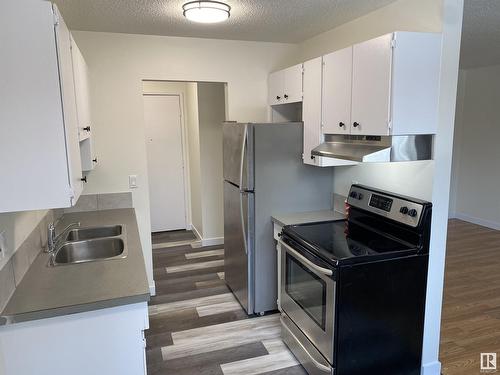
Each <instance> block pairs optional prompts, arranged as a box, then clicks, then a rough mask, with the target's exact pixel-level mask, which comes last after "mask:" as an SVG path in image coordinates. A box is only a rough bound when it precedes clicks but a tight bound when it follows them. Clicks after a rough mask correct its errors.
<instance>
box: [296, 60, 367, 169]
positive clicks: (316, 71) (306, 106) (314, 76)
mask: <svg viewBox="0 0 500 375" xmlns="http://www.w3.org/2000/svg"><path fill="white" fill-rule="evenodd" d="M322 74H323V70H322V58H321V57H318V58H315V59H312V60H309V61H306V62H305V63H304V100H303V102H302V121H303V122H304V151H303V155H302V158H303V160H304V163H305V164H309V165H315V166H318V167H332V166H340V165H354V164H357V163H356V162H351V161H349V160H340V159H332V158H325V157H322V156H312V155H311V151H312V149H313V148H315V147H317V146H319V145H320V144H321V143H323V141H324V139H323V129H322V126H321V107H322V105H321V96H322V92H321V88H322V85H321V76H322Z"/></svg>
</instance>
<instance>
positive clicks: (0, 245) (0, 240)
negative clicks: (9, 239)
mask: <svg viewBox="0 0 500 375" xmlns="http://www.w3.org/2000/svg"><path fill="white" fill-rule="evenodd" d="M6 246H7V245H6V241H5V231H2V232H0V259H2V258H3V257H5V250H6V249H5V247H6Z"/></svg>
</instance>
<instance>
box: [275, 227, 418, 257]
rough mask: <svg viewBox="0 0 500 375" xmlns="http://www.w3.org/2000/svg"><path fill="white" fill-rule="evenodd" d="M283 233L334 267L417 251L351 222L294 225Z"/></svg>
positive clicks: (401, 242)
mask: <svg viewBox="0 0 500 375" xmlns="http://www.w3.org/2000/svg"><path fill="white" fill-rule="evenodd" d="M283 233H284V234H285V235H287V236H289V237H290V238H291V239H292V240H294V241H296V242H297V243H299V244H300V245H302V246H304V247H306V248H307V249H309V250H311V251H313V252H315V253H318V254H319V255H320V256H321V257H322V258H324V259H325V260H326V261H328V262H329V263H334V264H337V263H341V262H357V261H362V259H365V258H368V259H371V258H374V257H381V256H382V257H384V258H385V257H390V256H400V255H402V254H400V253H401V252H408V251H411V250H413V251H414V250H416V248H415V247H414V246H412V245H410V244H407V243H405V242H403V241H399V240H397V239H396V238H393V237H390V236H386V235H382V234H379V233H377V232H373V231H371V230H368V229H365V228H363V227H361V226H359V225H356V224H354V223H350V222H348V221H347V220H340V221H329V222H322V223H310V224H299V225H293V226H289V227H285V228H284V230H283ZM285 238H286V236H285Z"/></svg>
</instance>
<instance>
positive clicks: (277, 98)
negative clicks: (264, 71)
mask: <svg viewBox="0 0 500 375" xmlns="http://www.w3.org/2000/svg"><path fill="white" fill-rule="evenodd" d="M284 79H285V75H284V73H283V71H282V70H280V71H278V72H274V73H271V74H269V79H268V89H269V94H268V103H269V105H276V104H282V103H284V97H283V91H284Z"/></svg>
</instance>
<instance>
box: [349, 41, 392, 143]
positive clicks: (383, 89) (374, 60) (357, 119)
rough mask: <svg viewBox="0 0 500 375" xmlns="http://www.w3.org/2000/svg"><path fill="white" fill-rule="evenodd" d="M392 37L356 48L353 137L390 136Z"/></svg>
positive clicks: (353, 78) (353, 76) (352, 118)
mask: <svg viewBox="0 0 500 375" xmlns="http://www.w3.org/2000/svg"><path fill="white" fill-rule="evenodd" d="M391 41H392V34H387V35H384V36H381V37H378V38H375V39H372V40H369V41H367V42H363V43H360V44H356V45H354V47H353V48H354V49H353V72H352V113H351V121H352V129H351V134H363V135H388V134H389V120H390V110H389V108H390V96H391V65H392V64H391V63H392V46H391Z"/></svg>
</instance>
